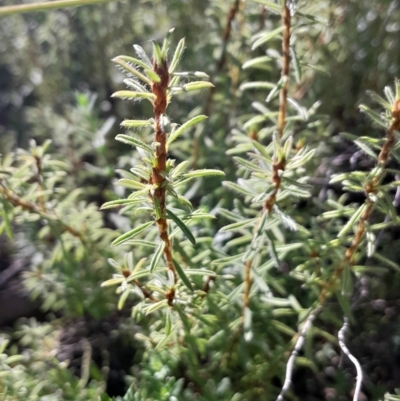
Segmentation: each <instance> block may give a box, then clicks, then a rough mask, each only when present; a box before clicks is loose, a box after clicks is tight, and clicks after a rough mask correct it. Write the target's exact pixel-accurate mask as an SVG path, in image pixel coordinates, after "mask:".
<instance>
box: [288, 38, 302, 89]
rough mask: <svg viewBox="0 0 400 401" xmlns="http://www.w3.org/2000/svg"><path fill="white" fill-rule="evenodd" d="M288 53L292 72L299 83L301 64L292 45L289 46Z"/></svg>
mask: <svg viewBox="0 0 400 401" xmlns="http://www.w3.org/2000/svg"><path fill="white" fill-rule="evenodd" d="M290 53H291V55H292V61H293V66H294V73H295V77H296V82H297V83H299V82H300V81H301V75H302V74H301V65H300V61H299V59H298V57H297V54H296V51H295V50H294V47H293V46H290Z"/></svg>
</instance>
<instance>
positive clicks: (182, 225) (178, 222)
mask: <svg viewBox="0 0 400 401" xmlns="http://www.w3.org/2000/svg"><path fill="white" fill-rule="evenodd" d="M167 217H168V218H169V219H170V220H173V221H174V222H175V224H176V225H177V226H178V227H179V228H180V229H181V230H182V232H183V233H184V234H185V236H186V237H187V239H188V240H189V241H190V242H191V243H192V244H193V245H196V239H195V238H194V236H193V234H192V233H191V231H190V230H189V228H188V227H187V226H186V225H185V223H184V222H183V221H182V220H181V219H180V218H179V217H178V216H177V215H175V214H174V213H172V212H171V210H169V209H167Z"/></svg>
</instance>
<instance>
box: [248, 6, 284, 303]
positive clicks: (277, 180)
mask: <svg viewBox="0 0 400 401" xmlns="http://www.w3.org/2000/svg"><path fill="white" fill-rule="evenodd" d="M282 25H283V27H284V30H283V38H282V71H281V77H282V79H283V83H282V87H281V90H280V93H279V116H278V138H277V139H278V140H280V139H281V138H282V135H283V130H284V128H285V125H286V105H287V91H288V83H289V66H290V10H289V7H288V6H287V4H286V2H285V4H284V6H283V8H282ZM285 166H286V160H285V158H284V157H283V156H281V157H280V158H277V156H276V155H275V158H274V164H273V166H272V185H273V190H272V192H271V194H270V195H269V196H268V198H267V199H266V200H265V202H264V205H263V210H262V213H265V212H267V213H268V214H270V213H271V211H272V209H273V207H274V205H275V202H276V197H277V195H278V192H279V189H280V187H281V183H282V178H281V176H282V172H283V171H284V170H285ZM251 264H252V260H248V261H247V263H246V265H245V274H244V277H245V286H244V294H243V301H244V307H245V308H246V307H247V306H248V304H249V294H250V288H251Z"/></svg>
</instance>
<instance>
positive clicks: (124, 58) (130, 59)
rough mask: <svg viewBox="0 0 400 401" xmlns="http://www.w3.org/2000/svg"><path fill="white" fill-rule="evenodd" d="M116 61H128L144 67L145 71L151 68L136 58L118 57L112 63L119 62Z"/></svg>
mask: <svg viewBox="0 0 400 401" xmlns="http://www.w3.org/2000/svg"><path fill="white" fill-rule="evenodd" d="M116 60H122V61H126V62H128V63H133V64H136V65H138V66H139V67H142V68H143V69H147V68H149V65H148V64H146V63H145V62H143V61H142V60H138V59H137V58H135V57H130V56H117V57H114V59H113V60H112V61H114V62H117V61H116Z"/></svg>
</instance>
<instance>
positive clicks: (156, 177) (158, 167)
mask: <svg viewBox="0 0 400 401" xmlns="http://www.w3.org/2000/svg"><path fill="white" fill-rule="evenodd" d="M153 70H154V72H155V73H156V74H157V75H158V76H159V77H160V82H154V83H153V84H152V88H151V90H152V92H153V94H154V95H155V99H154V101H153V110H154V121H155V124H154V129H155V134H154V142H155V143H156V144H157V146H156V163H155V166H154V167H153V170H152V174H151V178H150V183H151V184H153V185H156V189H155V190H154V194H153V201H154V202H157V203H158V205H159V208H160V218H159V219H157V220H156V224H157V226H158V232H159V234H160V238H161V239H162V240H163V241H164V243H165V246H164V256H165V260H166V262H167V267H168V270H169V271H171V272H172V273H173V275H174V280H175V282H176V279H177V277H176V271H175V267H174V264H173V260H172V245H171V240H170V238H169V235H168V221H167V219H166V215H167V208H166V191H167V187H166V184H167V182H166V180H165V170H166V164H167V145H166V144H167V134H166V132H165V131H164V123H163V118H164V115H165V110H166V108H167V104H168V102H167V89H168V84H169V73H168V64H167V61H166V60H165V59H163V60H162V61H161V62H160V64H158V63H157V62H156V61H154V62H153Z"/></svg>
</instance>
